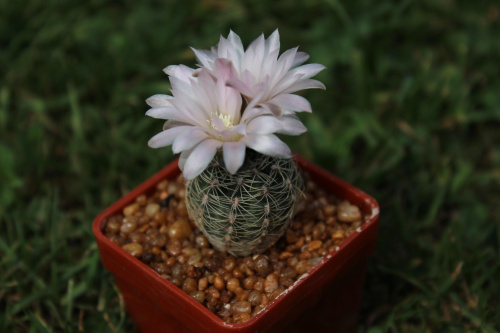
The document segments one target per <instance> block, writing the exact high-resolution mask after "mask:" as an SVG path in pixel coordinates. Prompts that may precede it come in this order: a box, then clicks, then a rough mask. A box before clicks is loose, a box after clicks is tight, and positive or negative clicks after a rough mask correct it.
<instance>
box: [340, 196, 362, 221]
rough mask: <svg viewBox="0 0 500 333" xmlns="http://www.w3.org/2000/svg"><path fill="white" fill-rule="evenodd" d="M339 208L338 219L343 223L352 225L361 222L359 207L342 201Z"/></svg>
mask: <svg viewBox="0 0 500 333" xmlns="http://www.w3.org/2000/svg"><path fill="white" fill-rule="evenodd" d="M337 208H338V212H337V217H338V219H339V220H340V221H341V222H347V223H350V222H354V221H359V220H361V211H360V210H359V207H358V206H354V205H351V204H350V203H349V201H342V202H341V203H340V204H339V205H338V207H337Z"/></svg>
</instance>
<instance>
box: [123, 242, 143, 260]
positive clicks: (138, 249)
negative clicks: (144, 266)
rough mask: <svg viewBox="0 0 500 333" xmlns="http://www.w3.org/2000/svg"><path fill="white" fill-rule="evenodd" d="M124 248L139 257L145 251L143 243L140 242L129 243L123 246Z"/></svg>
mask: <svg viewBox="0 0 500 333" xmlns="http://www.w3.org/2000/svg"><path fill="white" fill-rule="evenodd" d="M122 249H124V250H125V251H127V252H128V253H130V254H131V255H133V256H134V257H136V258H139V257H141V256H142V253H143V248H142V245H141V244H139V243H128V244H125V245H123V246H122Z"/></svg>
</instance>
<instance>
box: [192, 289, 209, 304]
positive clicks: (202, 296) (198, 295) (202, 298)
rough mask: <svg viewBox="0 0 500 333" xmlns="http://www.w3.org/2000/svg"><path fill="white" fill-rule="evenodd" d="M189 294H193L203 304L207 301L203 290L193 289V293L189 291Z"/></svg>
mask: <svg viewBox="0 0 500 333" xmlns="http://www.w3.org/2000/svg"><path fill="white" fill-rule="evenodd" d="M189 296H191V297H192V298H194V299H195V300H196V301H198V302H199V303H201V304H203V302H204V301H205V293H204V292H203V291H198V290H196V291H192V292H191V293H189Z"/></svg>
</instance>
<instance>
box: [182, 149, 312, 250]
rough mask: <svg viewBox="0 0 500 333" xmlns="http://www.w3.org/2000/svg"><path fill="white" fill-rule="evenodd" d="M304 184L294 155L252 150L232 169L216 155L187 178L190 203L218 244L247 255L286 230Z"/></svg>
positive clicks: (193, 213) (204, 229) (195, 216)
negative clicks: (290, 156)
mask: <svg viewBox="0 0 500 333" xmlns="http://www.w3.org/2000/svg"><path fill="white" fill-rule="evenodd" d="M303 184H304V183H303V179H302V175H301V174H300V171H299V169H298V168H297V165H296V164H295V162H294V161H293V159H284V158H276V157H271V156H266V155H262V154H259V153H257V152H255V151H250V150H249V151H247V153H246V158H245V162H244V163H243V166H242V167H241V168H240V169H239V170H238V172H237V173H235V174H230V173H229V172H228V171H227V170H226V168H225V167H224V163H223V161H222V158H221V156H220V155H216V156H215V158H214V159H213V161H212V163H210V165H209V166H208V167H207V168H206V169H205V170H204V171H203V172H202V173H201V174H200V175H199V176H197V177H196V178H194V179H192V180H188V181H187V182H186V205H187V208H188V212H189V215H190V216H191V218H192V219H193V220H194V222H195V224H196V226H197V227H198V228H199V229H200V230H201V231H202V232H203V233H204V234H205V235H206V236H207V238H208V240H209V241H210V243H212V245H213V246H214V247H215V248H216V249H217V250H220V251H227V252H229V253H231V254H232V255H235V256H247V255H249V254H251V253H259V252H262V251H264V250H266V249H267V248H268V247H269V246H271V245H272V244H273V243H274V242H275V241H276V240H278V238H279V237H280V236H281V235H282V234H283V232H284V231H285V230H286V228H287V227H288V225H289V222H290V221H291V217H292V215H293V212H294V207H295V203H296V201H297V199H298V197H299V195H301V194H302V191H303V187H304V185H303Z"/></svg>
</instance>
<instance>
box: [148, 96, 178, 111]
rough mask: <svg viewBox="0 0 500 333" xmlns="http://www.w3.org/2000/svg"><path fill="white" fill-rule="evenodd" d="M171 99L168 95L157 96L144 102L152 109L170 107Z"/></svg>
mask: <svg viewBox="0 0 500 333" xmlns="http://www.w3.org/2000/svg"><path fill="white" fill-rule="evenodd" d="M172 98H173V97H172V96H170V95H162V94H157V95H153V96H151V97H149V98H148V99H147V100H146V103H147V104H148V105H149V106H150V107H152V108H154V107H159V106H172V104H170V100H171V99H172Z"/></svg>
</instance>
